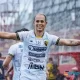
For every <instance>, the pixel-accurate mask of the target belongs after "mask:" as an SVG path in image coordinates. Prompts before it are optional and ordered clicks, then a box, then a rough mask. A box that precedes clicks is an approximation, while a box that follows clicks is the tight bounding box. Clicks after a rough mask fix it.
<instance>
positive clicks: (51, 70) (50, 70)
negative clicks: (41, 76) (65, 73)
mask: <svg viewBox="0 0 80 80" xmlns="http://www.w3.org/2000/svg"><path fill="white" fill-rule="evenodd" d="M56 71H57V66H56V67H55V65H54V63H53V59H52V58H49V60H48V63H47V80H55V79H56Z"/></svg>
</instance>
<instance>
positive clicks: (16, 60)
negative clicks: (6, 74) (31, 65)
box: [8, 42, 23, 80]
mask: <svg viewBox="0 0 80 80" xmlns="http://www.w3.org/2000/svg"><path fill="white" fill-rule="evenodd" d="M22 53H23V43H22V42H19V43H16V44H14V45H12V46H11V47H10V49H9V51H8V54H10V55H12V56H13V58H12V63H13V70H14V74H13V80H20V67H21V59H22Z"/></svg>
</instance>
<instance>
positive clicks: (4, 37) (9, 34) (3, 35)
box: [0, 32, 17, 39]
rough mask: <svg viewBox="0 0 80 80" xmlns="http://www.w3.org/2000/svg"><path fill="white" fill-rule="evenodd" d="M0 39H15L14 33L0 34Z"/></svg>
mask: <svg viewBox="0 0 80 80" xmlns="http://www.w3.org/2000/svg"><path fill="white" fill-rule="evenodd" d="M0 38H2V39H17V36H16V33H9V32H0Z"/></svg>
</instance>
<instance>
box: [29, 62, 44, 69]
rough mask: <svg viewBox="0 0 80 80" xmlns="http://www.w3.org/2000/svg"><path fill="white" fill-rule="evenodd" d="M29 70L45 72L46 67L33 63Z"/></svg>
mask: <svg viewBox="0 0 80 80" xmlns="http://www.w3.org/2000/svg"><path fill="white" fill-rule="evenodd" d="M28 69H39V70H43V69H44V65H38V64H34V63H33V62H31V63H30V64H29V66H28Z"/></svg>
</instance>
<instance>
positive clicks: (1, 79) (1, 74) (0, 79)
mask: <svg viewBox="0 0 80 80" xmlns="http://www.w3.org/2000/svg"><path fill="white" fill-rule="evenodd" d="M1 57H2V54H1V53H0V80H4V68H3V67H2V64H3V60H2V59H1Z"/></svg>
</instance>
